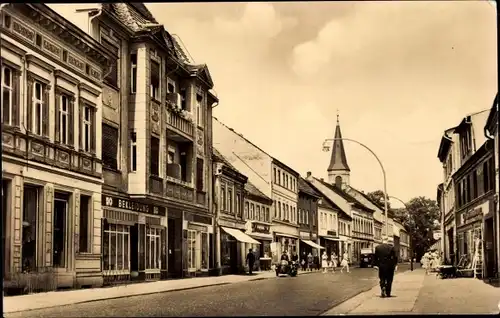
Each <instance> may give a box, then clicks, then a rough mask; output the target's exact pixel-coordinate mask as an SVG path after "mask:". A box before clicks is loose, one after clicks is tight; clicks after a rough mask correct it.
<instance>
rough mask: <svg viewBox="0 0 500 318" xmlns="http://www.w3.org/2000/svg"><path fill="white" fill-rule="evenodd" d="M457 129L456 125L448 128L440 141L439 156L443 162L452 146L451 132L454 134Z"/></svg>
mask: <svg viewBox="0 0 500 318" xmlns="http://www.w3.org/2000/svg"><path fill="white" fill-rule="evenodd" d="M455 129H456V127H453V128H449V129H446V130H445V131H444V133H443V136H442V137H441V142H440V143H439V149H438V158H439V161H441V162H444V161H445V160H446V156H447V155H448V151H449V149H450V146H451V144H452V143H453V140H452V139H451V136H450V134H452V133H453V132H454V131H455Z"/></svg>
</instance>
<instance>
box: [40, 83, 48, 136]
mask: <svg viewBox="0 0 500 318" xmlns="http://www.w3.org/2000/svg"><path fill="white" fill-rule="evenodd" d="M49 90H50V85H46V86H45V89H44V91H43V114H42V116H43V123H42V135H43V136H45V137H48V136H49V96H50V94H49Z"/></svg>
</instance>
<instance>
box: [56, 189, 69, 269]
mask: <svg viewBox="0 0 500 318" xmlns="http://www.w3.org/2000/svg"><path fill="white" fill-rule="evenodd" d="M68 207H69V195H68V194H66V193H58V192H56V193H55V194H54V213H53V221H52V222H53V226H54V227H53V232H52V235H53V249H52V264H53V266H54V267H60V268H64V267H66V254H67V250H66V240H67V238H68V236H67V235H66V233H68V230H67V226H68V224H67V221H68V212H69V211H68Z"/></svg>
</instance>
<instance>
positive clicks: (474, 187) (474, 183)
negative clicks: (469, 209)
mask: <svg viewBox="0 0 500 318" xmlns="http://www.w3.org/2000/svg"><path fill="white" fill-rule="evenodd" d="M477 195H478V192H477V174H476V171H472V199H473V200H474V199H475V198H477Z"/></svg>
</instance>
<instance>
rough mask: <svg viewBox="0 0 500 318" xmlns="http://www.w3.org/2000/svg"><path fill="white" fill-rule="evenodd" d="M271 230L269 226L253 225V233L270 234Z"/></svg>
mask: <svg viewBox="0 0 500 318" xmlns="http://www.w3.org/2000/svg"><path fill="white" fill-rule="evenodd" d="M269 230H270V227H269V225H266V224H258V223H253V224H252V232H256V233H263V234H269Z"/></svg>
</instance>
